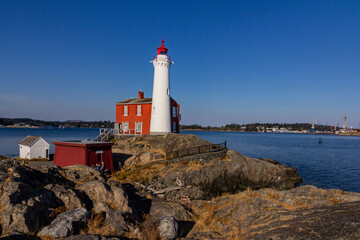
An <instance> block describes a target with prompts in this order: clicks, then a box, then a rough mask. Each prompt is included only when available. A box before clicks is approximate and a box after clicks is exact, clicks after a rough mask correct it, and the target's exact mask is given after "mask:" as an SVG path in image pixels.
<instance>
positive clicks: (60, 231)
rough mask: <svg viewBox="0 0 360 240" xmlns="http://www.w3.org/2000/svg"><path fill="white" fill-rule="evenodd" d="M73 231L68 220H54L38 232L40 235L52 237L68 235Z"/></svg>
mask: <svg viewBox="0 0 360 240" xmlns="http://www.w3.org/2000/svg"><path fill="white" fill-rule="evenodd" d="M72 233H73V225H72V222H71V221H70V220H67V219H62V220H54V221H53V222H52V223H51V224H50V225H49V226H46V227H44V228H43V229H42V230H41V232H40V233H39V236H40V237H44V236H50V237H54V238H59V237H66V236H70V235H72Z"/></svg>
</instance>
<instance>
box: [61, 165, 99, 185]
mask: <svg viewBox="0 0 360 240" xmlns="http://www.w3.org/2000/svg"><path fill="white" fill-rule="evenodd" d="M61 174H62V175H63V176H64V177H66V178H67V179H69V180H71V181H73V182H75V183H85V182H88V181H93V180H96V181H101V182H105V179H104V178H103V177H102V176H101V174H100V172H99V171H96V170H95V169H94V168H91V167H89V166H84V165H72V166H67V167H64V168H62V171H61Z"/></svg>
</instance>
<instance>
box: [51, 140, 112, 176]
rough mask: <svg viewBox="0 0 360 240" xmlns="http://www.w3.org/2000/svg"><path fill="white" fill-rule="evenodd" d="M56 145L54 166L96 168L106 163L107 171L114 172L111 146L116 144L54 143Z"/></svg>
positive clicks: (90, 142)
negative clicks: (99, 163)
mask: <svg viewBox="0 0 360 240" xmlns="http://www.w3.org/2000/svg"><path fill="white" fill-rule="evenodd" d="M52 143H53V144H54V145H55V154H54V161H53V164H54V165H58V166H59V167H66V166H70V165H76V164H81V165H86V166H89V167H93V166H95V164H96V163H97V162H102V161H103V162H104V163H105V166H106V168H107V169H109V170H111V171H112V172H113V171H114V162H113V156H112V151H111V146H112V145H113V144H114V143H109V142H94V141H79V142H76V141H73V142H71V141H69V142H52Z"/></svg>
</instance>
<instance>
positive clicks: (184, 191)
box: [123, 150, 302, 200]
mask: <svg viewBox="0 0 360 240" xmlns="http://www.w3.org/2000/svg"><path fill="white" fill-rule="evenodd" d="M123 172H124V174H126V173H129V175H128V176H126V179H128V180H129V181H130V182H140V183H142V184H143V185H145V186H148V187H149V188H152V189H155V190H156V191H158V192H161V191H162V190H164V189H169V188H172V187H175V186H179V183H178V181H179V179H180V180H181V181H183V182H184V184H183V185H182V186H183V187H182V188H178V189H174V191H168V192H164V194H162V195H163V197H164V198H165V199H171V200H179V199H182V198H186V199H190V200H195V199H204V198H208V199H210V198H212V197H216V196H219V195H221V194H223V193H236V192H239V191H243V190H246V189H247V188H250V189H261V188H274V189H277V190H286V189H290V188H293V187H294V186H295V185H296V184H298V183H301V181H302V180H301V178H300V176H299V175H298V174H297V173H296V169H294V168H291V167H287V166H284V165H282V164H279V163H278V162H276V161H274V160H269V159H255V158H250V157H246V156H244V155H242V154H240V153H237V152H235V151H232V150H223V151H221V152H216V153H207V154H199V155H194V156H190V157H183V158H179V159H175V160H168V161H166V162H164V161H160V162H158V163H157V164H152V165H149V167H143V168H141V167H140V168H138V169H137V170H135V171H133V170H128V171H127V172H126V170H123ZM126 179H125V181H126Z"/></svg>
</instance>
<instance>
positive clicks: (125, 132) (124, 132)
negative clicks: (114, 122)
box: [114, 129, 142, 135]
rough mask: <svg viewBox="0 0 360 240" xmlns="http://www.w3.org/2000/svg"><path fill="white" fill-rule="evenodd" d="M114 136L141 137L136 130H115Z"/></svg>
mask: <svg viewBox="0 0 360 240" xmlns="http://www.w3.org/2000/svg"><path fill="white" fill-rule="evenodd" d="M114 135H142V131H136V129H128V130H123V129H115V131H114Z"/></svg>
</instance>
